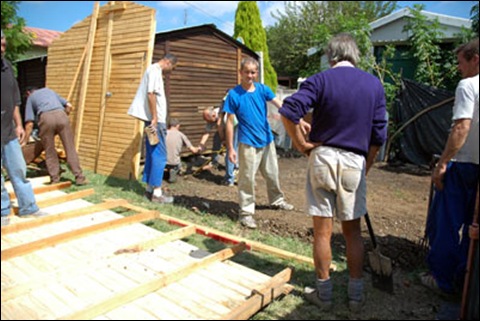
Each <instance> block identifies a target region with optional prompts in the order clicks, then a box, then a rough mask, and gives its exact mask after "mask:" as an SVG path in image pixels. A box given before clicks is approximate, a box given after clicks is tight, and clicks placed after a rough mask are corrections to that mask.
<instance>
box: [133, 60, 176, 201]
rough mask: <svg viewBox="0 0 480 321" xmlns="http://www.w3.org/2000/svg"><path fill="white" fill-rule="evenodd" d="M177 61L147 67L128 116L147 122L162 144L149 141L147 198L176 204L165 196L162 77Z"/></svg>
mask: <svg viewBox="0 0 480 321" xmlns="http://www.w3.org/2000/svg"><path fill="white" fill-rule="evenodd" d="M176 64H177V58H176V57H175V56H174V55H172V54H166V55H165V56H164V57H163V58H162V59H161V60H160V61H158V62H157V63H154V64H152V65H151V66H150V67H148V69H147V71H146V72H145V74H144V75H143V78H142V82H141V83H140V86H139V87H138V90H137V94H136V95H135V98H134V100H133V102H132V105H131V106H130V109H129V110H128V114H129V115H131V116H133V117H135V118H138V119H140V120H142V121H144V122H145V127H147V129H148V130H150V131H153V132H156V134H157V136H158V140H159V143H158V144H155V145H152V144H150V142H149V141H148V140H147V141H146V143H145V145H146V152H145V167H144V170H143V181H144V182H145V183H147V187H146V192H145V196H146V197H147V198H148V199H150V200H151V201H152V202H156V203H160V204H165V203H173V197H171V196H167V195H165V194H163V192H162V182H163V173H164V170H165V166H166V164H167V147H166V136H167V99H166V97H165V89H164V85H163V73H164V72H165V73H167V72H170V71H172V70H173V69H174V68H175V66H176Z"/></svg>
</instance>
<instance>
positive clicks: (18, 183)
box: [2, 139, 38, 216]
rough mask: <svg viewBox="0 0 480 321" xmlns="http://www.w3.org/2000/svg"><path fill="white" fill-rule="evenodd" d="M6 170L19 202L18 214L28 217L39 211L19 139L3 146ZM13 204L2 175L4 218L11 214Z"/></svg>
mask: <svg viewBox="0 0 480 321" xmlns="http://www.w3.org/2000/svg"><path fill="white" fill-rule="evenodd" d="M3 167H4V168H5V169H6V170H7V173H8V177H10V181H11V183H12V186H13V190H14V191H15V195H16V196H17V200H18V214H19V215H28V214H32V213H35V212H36V211H38V206H37V203H36V202H35V194H34V193H33V188H32V185H31V184H30V181H28V180H27V165H26V164H25V159H24V158H23V153H22V148H21V147H20V143H19V142H18V139H13V140H11V141H9V142H8V143H6V144H5V145H4V146H2V168H3ZM11 207H12V204H11V202H10V197H9V196H8V191H7V189H6V188H5V179H4V178H3V173H2V216H7V215H9V214H10V211H11Z"/></svg>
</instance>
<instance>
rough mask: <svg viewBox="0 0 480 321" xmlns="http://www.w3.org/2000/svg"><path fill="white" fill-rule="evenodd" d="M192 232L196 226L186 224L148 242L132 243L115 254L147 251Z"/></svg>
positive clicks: (193, 232)
mask: <svg viewBox="0 0 480 321" xmlns="http://www.w3.org/2000/svg"><path fill="white" fill-rule="evenodd" d="M192 234H195V227H194V226H186V227H184V228H181V229H178V230H175V231H172V232H169V233H166V234H163V235H161V236H159V237H157V238H155V239H153V240H148V241H146V242H142V243H138V244H135V245H131V246H129V247H126V248H123V249H120V250H117V251H115V254H123V253H137V252H141V251H145V250H147V249H152V248H155V247H157V246H159V245H162V244H165V243H168V242H172V241H175V240H179V239H182V238H184V237H187V236H190V235H192Z"/></svg>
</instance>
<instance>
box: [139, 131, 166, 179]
mask: <svg viewBox="0 0 480 321" xmlns="http://www.w3.org/2000/svg"><path fill="white" fill-rule="evenodd" d="M149 124H150V123H145V126H148V125H149ZM157 135H158V139H159V143H158V144H157V145H154V146H152V145H150V143H149V141H148V139H147V140H146V142H145V168H144V169H143V181H144V182H145V183H147V184H148V185H150V186H152V187H161V186H162V182H163V171H164V170H165V166H166V165H167V143H166V138H167V124H165V123H158V125H157Z"/></svg>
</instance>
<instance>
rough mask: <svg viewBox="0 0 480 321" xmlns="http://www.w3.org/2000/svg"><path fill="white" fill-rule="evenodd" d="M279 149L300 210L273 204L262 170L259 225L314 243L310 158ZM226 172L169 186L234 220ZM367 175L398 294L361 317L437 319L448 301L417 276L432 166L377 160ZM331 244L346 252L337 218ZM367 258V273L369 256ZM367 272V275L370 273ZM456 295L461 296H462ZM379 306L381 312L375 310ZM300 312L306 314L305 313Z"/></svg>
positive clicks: (187, 202)
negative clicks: (308, 193)
mask: <svg viewBox="0 0 480 321" xmlns="http://www.w3.org/2000/svg"><path fill="white" fill-rule="evenodd" d="M278 154H279V168H280V182H281V187H282V189H283V191H284V193H285V196H286V199H287V201H288V202H290V203H292V204H293V205H294V206H295V208H296V210H295V211H293V212H284V211H278V210H277V211H275V210H271V209H269V207H268V200H267V195H266V188H265V182H264V180H263V178H262V177H261V175H260V174H258V176H257V181H256V182H257V188H256V193H257V194H256V198H257V201H256V204H257V207H256V216H255V218H256V220H257V224H258V226H259V229H260V230H263V231H266V232H267V231H268V232H270V233H275V234H277V235H280V236H289V237H295V238H298V239H300V240H302V241H305V242H311V241H312V239H313V234H312V222H311V218H309V217H308V216H306V215H305V212H304V211H303V207H304V201H305V195H304V180H305V173H306V166H307V158H306V157H303V156H301V155H299V154H297V153H282V151H279V152H278ZM197 162H198V159H197ZM223 175H224V168H223V167H222V166H220V168H218V169H216V168H212V169H210V170H205V171H202V172H200V173H199V174H197V175H185V176H182V177H180V178H179V180H178V182H177V183H176V184H175V185H171V186H170V188H171V189H172V192H173V194H174V195H175V197H176V201H175V202H176V203H181V204H182V205H183V206H185V207H190V208H193V209H194V210H196V209H198V210H200V211H204V212H208V213H210V214H213V215H219V216H225V215H227V216H228V217H230V218H231V219H232V220H236V218H237V212H238V200H237V188H236V186H235V187H227V186H223V185H221V182H222V179H223ZM367 180H368V203H367V204H368V208H369V213H370V217H371V221H372V225H373V228H374V230H375V233H376V235H377V242H378V243H379V244H380V246H381V251H382V253H383V254H384V255H386V256H388V257H390V258H391V259H392V263H393V267H394V287H395V294H394V295H392V296H384V297H382V298H381V300H382V301H381V302H377V304H372V305H371V306H370V307H369V309H370V312H371V313H369V314H368V315H364V316H362V318H363V319H377V318H378V317H380V319H382V318H385V319H394V320H395V319H397V320H402V319H404V320H406V319H409V320H421V319H424V320H425V319H426V320H428V319H434V318H435V317H436V316H437V313H439V311H440V310H442V309H444V306H445V304H446V302H445V301H444V298H442V297H440V296H437V295H435V294H433V293H432V292H430V290H428V289H425V288H424V287H423V286H422V285H421V284H419V279H418V277H416V275H417V274H418V273H419V271H421V270H422V269H425V265H424V263H423V262H424V259H423V255H422V251H421V249H422V247H421V246H420V242H421V240H422V238H423V235H424V228H425V221H426V215H427V203H428V196H429V190H430V171H429V170H428V168H423V169H422V168H418V167H416V166H405V165H399V166H392V165H387V164H385V163H377V164H375V165H374V168H373V169H372V170H371V172H370V174H369V176H368V178H367ZM362 227H363V236H364V240H365V247H366V251H369V250H371V248H372V246H371V242H370V240H369V235H368V230H367V228H366V226H365V224H363V226H362ZM332 244H333V246H334V252H340V253H344V251H345V246H344V244H345V243H344V241H343V237H342V235H341V233H340V224H339V223H338V222H336V223H335V231H334V236H333V240H332ZM365 261H366V263H365V269H366V271H367V272H368V269H369V267H368V260H367V259H366V260H365ZM366 274H367V277H368V273H366ZM377 292H379V291H377ZM380 295H382V294H380ZM455 300H456V301H458V298H456V299H455ZM449 301H451V300H449ZM448 304H451V303H448ZM454 304H456V303H454ZM386 306H388V308H386ZM377 308H378V309H381V310H382V312H381V313H380V312H379V311H375V309H377ZM382 315H383V317H382ZM290 317H292V318H293V319H295V318H296V317H295V316H290ZM297 317H298V319H302V317H301V316H297Z"/></svg>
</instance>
